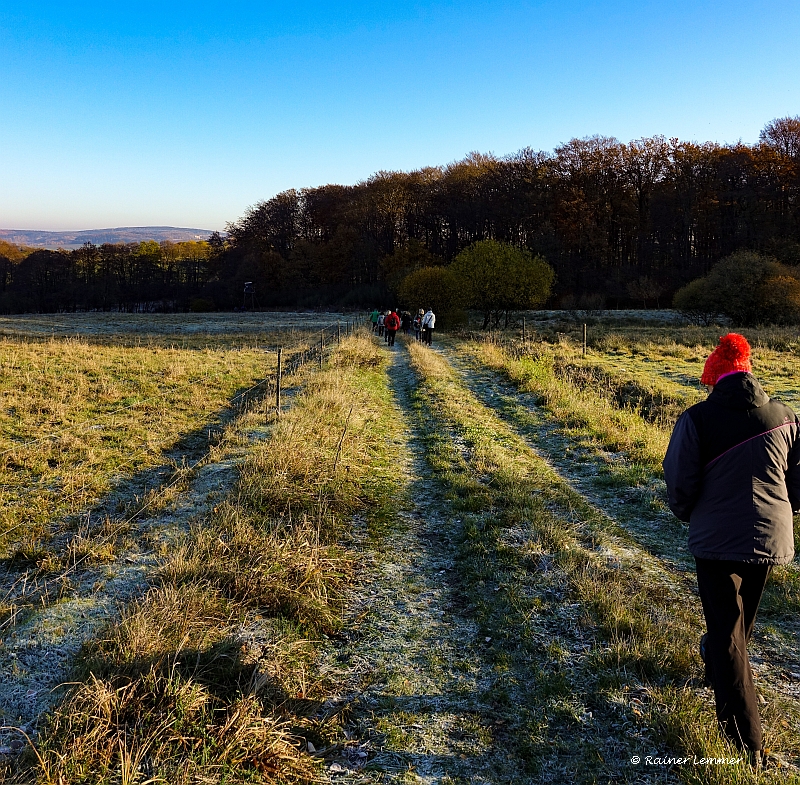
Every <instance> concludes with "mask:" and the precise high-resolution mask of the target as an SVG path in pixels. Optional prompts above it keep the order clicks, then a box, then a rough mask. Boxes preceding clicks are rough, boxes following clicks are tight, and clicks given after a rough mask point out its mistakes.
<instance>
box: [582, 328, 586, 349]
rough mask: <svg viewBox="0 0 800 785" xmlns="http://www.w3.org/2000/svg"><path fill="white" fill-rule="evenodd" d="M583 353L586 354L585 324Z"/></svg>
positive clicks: (584, 329)
mask: <svg viewBox="0 0 800 785" xmlns="http://www.w3.org/2000/svg"><path fill="white" fill-rule="evenodd" d="M583 353H584V354H586V325H585V324H584V325H583Z"/></svg>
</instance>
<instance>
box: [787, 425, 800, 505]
mask: <svg viewBox="0 0 800 785" xmlns="http://www.w3.org/2000/svg"><path fill="white" fill-rule="evenodd" d="M794 432H795V440H794V444H793V445H792V449H791V450H790V451H789V466H788V468H787V470H786V490H787V491H788V492H789V502H790V503H791V505H792V512H794V514H795V515H798V514H800V422H796V427H795V428H794Z"/></svg>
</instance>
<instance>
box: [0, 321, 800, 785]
mask: <svg viewBox="0 0 800 785" xmlns="http://www.w3.org/2000/svg"><path fill="white" fill-rule="evenodd" d="M138 318H142V317H125V318H124V319H120V320H117V321H115V322H111V321H109V322H108V323H107V324H104V323H103V322H102V321H101V320H97V321H95V322H94V323H93V324H92V319H90V318H89V317H83V319H84V320H85V322H86V323H84V322H82V321H80V320H78V321H75V322H69V324H67V327H70V326H71V327H72V328H73V330H74V331H69V330H65V331H64V332H63V333H62V334H61V335H58V334H56V335H55V336H54V334H53V333H54V331H55V325H54V324H53V321H54V320H55V317H54V319H53V320H52V321H50V322H48V319H47V318H46V317H44V318H42V320H41V321H42V322H44V323H45V324H44V325H39V326H37V327H35V328H34V327H33V323H34V320H33V319H30V320H28V323H27V325H23V324H22V323H15V325H13V326H11V327H9V326H8V325H5V326H4V329H5V330H6V334H7V335H8V337H7V339H6V342H5V343H4V344H3V345H2V347H0V349H1V350H2V353H1V354H0V359H2V363H3V365H2V369H3V376H2V382H1V383H2V385H3V387H2V390H3V393H4V396H5V401H7V403H4V405H3V413H4V416H5V417H7V419H6V421H4V429H3V438H4V439H6V440H7V442H8V449H9V450H10V452H9V453H8V455H12V456H13V457H12V458H11V459H9V462H7V463H6V468H5V471H6V472H7V473H6V475H5V477H4V480H3V483H4V485H3V488H4V493H6V494H7V496H6V497H5V500H6V501H5V504H4V514H5V515H7V516H8V520H7V521H6V523H5V524H4V526H3V529H4V530H5V529H6V528H8V529H10V528H11V527H13V526H18V529H17V530H13V531H9V532H8V534H7V535H6V538H5V540H4V541H3V548H4V549H5V554H4V556H5V558H4V562H3V564H4V567H3V569H4V571H5V572H4V579H5V581H6V590H7V592H8V595H7V599H6V606H5V616H4V622H3V630H2V635H3V647H2V648H0V666H1V667H2V668H3V687H2V689H0V708H2V710H3V711H4V715H3V718H4V723H5V726H6V728H5V729H4V730H2V736H0V745H2V747H1V748H0V749H1V750H2V754H3V756H4V757H3V761H4V762H3V764H0V765H4V766H5V773H6V775H7V777H8V778H11V779H12V780H14V781H18V782H42V783H44V782H70V783H72V782H76V783H83V782H85V783H89V782H91V783H117V782H131V783H133V782H140V783H145V782H148V783H149V782H169V783H187V784H188V783H196V782H265V783H273V782H275V783H277V782H309V783H310V782H320V781H324V782H335V783H336V782H338V783H347V784H348V785H354V784H355V783H361V784H366V783H391V782H398V783H399V782H404V783H410V782H420V783H443V784H444V783H498V785H499V784H500V783H539V782H544V783H547V782H552V783H562V782H586V783H595V782H610V781H614V782H631V783H634V782H636V783H638V782H653V783H663V782H676V783H677V782H691V783H746V782H755V781H756V777H755V775H754V774H753V773H752V772H751V771H750V769H749V768H748V767H747V766H746V765H745V764H744V763H743V762H742V761H738V762H736V759H737V757H738V756H737V753H736V750H735V749H733V748H732V747H730V746H729V745H728V744H727V743H726V742H725V741H724V739H722V738H721V737H720V736H719V735H718V734H717V731H716V728H715V720H714V709H713V697H712V695H711V693H710V691H709V690H708V689H707V688H705V687H703V686H702V679H701V676H702V673H701V663H700V661H699V658H698V657H697V654H696V649H697V641H698V638H699V636H700V633H701V632H702V614H701V611H700V608H699V601H698V600H697V597H696V590H695V582H694V575H693V563H692V560H691V557H690V555H689V554H688V552H687V551H686V549H685V536H686V532H685V527H684V525H683V524H681V523H680V522H678V521H677V520H675V519H674V518H673V517H672V516H671V514H670V513H669V512H668V511H667V509H666V506H665V492H664V487H663V480H662V477H661V471H660V462H661V458H662V457H663V451H664V448H665V446H666V443H667V440H668V438H669V433H670V429H671V427H672V424H673V423H674V420H675V418H676V417H677V415H678V414H679V413H680V412H681V411H682V410H683V409H684V408H685V407H686V406H687V405H689V404H691V403H692V402H694V401H695V400H698V399H699V396H700V392H699V390H698V387H697V385H696V383H695V380H696V378H697V376H698V375H699V370H700V368H701V367H702V365H701V362H702V360H703V359H704V358H705V356H706V355H707V353H708V351H709V350H710V348H711V345H712V344H713V343H715V342H716V335H715V334H713V331H710V330H709V331H703V330H699V329H697V328H681V327H678V326H662V327H660V328H657V327H638V328H637V329H635V330H630V328H626V327H625V326H624V325H622V324H617V325H613V326H610V327H605V328H603V329H602V330H601V329H600V328H597V329H595V331H594V333H593V335H592V340H591V341H590V351H589V353H588V354H587V355H586V356H583V355H582V354H581V353H580V351H579V349H578V347H577V345H576V343H575V341H574V340H571V339H570V337H569V335H568V333H569V332H570V330H569V328H568V327H565V326H563V325H560V326H558V327H557V329H556V328H550V327H547V326H546V325H541V326H540V327H539V328H538V332H537V333H535V340H534V341H531V340H527V341H526V342H524V343H523V342H522V341H521V340H518V339H514V338H513V336H511V335H510V334H509V335H507V336H505V338H503V339H502V340H497V339H493V340H491V341H488V342H487V341H486V340H483V338H480V339H472V338H470V337H468V336H462V337H455V336H451V337H449V338H446V339H442V340H441V341H439V345H438V346H434V348H433V350H431V349H428V348H426V347H423V346H422V345H420V344H417V343H414V342H406V343H403V344H402V345H401V344H400V342H398V345H397V346H396V347H394V348H393V349H389V348H387V347H385V345H384V344H383V343H381V342H379V341H378V339H377V338H375V337H374V336H372V335H371V334H369V333H368V332H366V331H361V332H360V331H356V332H355V333H353V334H349V333H350V331H349V330H348V329H344V330H341V329H340V331H339V334H338V338H339V339H340V340H336V339H335V337H334V332H333V331H330V332H329V334H328V341H327V345H326V347H325V348H324V351H323V352H322V353H321V352H320V349H322V348H323V347H320V346H319V345H318V344H319V338H320V335H319V332H318V331H317V330H318V329H319V327H320V324H319V323H316V324H313V325H306V327H308V328H309V329H306V330H303V329H302V328H301V325H300V324H298V323H294V322H293V321H292V319H293V317H291V316H290V315H284V316H282V319H281V321H280V322H277V321H276V322H273V323H265V322H264V317H263V316H261V317H258V318H260V319H261V320H262V321H261V322H257V321H256V320H257V316H256V315H246V316H244V317H230V322H227V321H226V318H223V317H220V316H215V317H214V318H213V319H212V320H209V321H208V322H207V323H205V324H204V323H203V320H202V319H201V318H200V317H197V320H196V321H195V322H193V323H192V324H187V325H183V326H182V329H181V331H180V332H179V331H178V330H176V329H175V325H174V324H173V325H170V323H169V321H168V320H167V319H164V320H162V321H161V322H160V324H158V325H155V326H153V325H151V327H150V328H148V327H146V325H145V322H142V321H137V319H138ZM146 318H149V317H146ZM59 319H60V320H61V322H65V321H67V319H66V317H64V316H60V317H59ZM70 319H71V317H70ZM331 321H336V320H335V318H334V319H333V320H331ZM340 321H341V323H342V325H344V324H346V322H347V320H346V317H341V319H340ZM154 324H155V323H154ZM328 324H330V321H329V322H328ZM40 328H41V329H40ZM184 328H185V329H184ZM271 328H274V329H272V330H271ZM13 330H16V331H17V332H15V333H14V334H13V335H11V334H10V333H11V332H12V331H13ZM26 330H27V331H28V332H25V331H26ZM33 330H35V331H36V335H32V334H31V331H33ZM42 330H43V331H42ZM248 330H249V331H248ZM22 333H25V334H24V335H23V334H22ZM527 337H528V338H530V333H529V334H528V336H527ZM748 337H750V338H751V341H752V342H753V344H754V347H755V351H754V358H753V364H754V368H755V373H756V375H758V376H760V378H762V379H763V380H764V382H765V386H766V388H767V389H768V391H770V392H771V394H776V395H778V396H779V397H784V398H785V399H787V400H789V402H790V403H792V404H794V405H795V406H796V404H795V401H797V400H800V395H799V394H798V389H797V384H796V377H795V376H794V375H793V373H794V372H793V369H794V368H795V367H796V359H797V354H798V342H797V340H796V338H793V337H792V336H791V335H787V334H785V333H781V332H780V331H771V332H767V331H764V332H763V333H760V334H758V335H755V334H754V335H752V336H748ZM278 343H280V344H282V345H283V346H284V347H285V348H286V354H285V357H287V358H289V357H292V356H297V357H298V359H303V360H305V363H304V364H302V365H298V366H297V367H296V368H295V369H294V370H293V373H292V374H291V375H290V376H289V377H288V378H287V379H286V385H287V387H288V390H289V394H288V395H287V400H286V403H285V406H284V410H283V412H282V415H281V416H280V417H277V416H276V412H275V408H274V404H273V398H272V396H273V394H274V391H273V388H272V387H270V385H269V384H263V382H265V380H268V379H269V378H270V375H271V374H273V375H274V371H275V355H274V352H273V350H274V349H275V348H276V347H277V345H278ZM309 349H311V351H309ZM260 383H262V384H260ZM23 384H24V385H25V389H26V390H28V391H32V394H30V395H23V394H21V393H20V392H18V391H19V390H20V389H22V385H23ZM266 390H269V391H270V392H268V393H266V394H265V391H266ZM37 391H38V392H37ZM244 391H250V392H248V395H247V396H243V397H244V398H245V400H246V404H245V405H243V406H237V405H236V402H237V400H238V398H237V396H242V393H243V392H244ZM12 408H13V412H10V410H11V409H12ZM98 426H99V427H98ZM26 435H27V437H28V438H27V439H26V438H25V437H26ZM106 437H107V438H106ZM10 461H13V464H12V463H11V462H10ZM51 464H52V465H51ZM65 489H68V492H66V491H65ZM15 516H16V517H15ZM798 611H800V568H799V567H798V562H797V561H795V562H794V563H793V564H791V565H788V566H787V567H786V568H781V569H780V570H776V571H775V573H774V575H773V577H772V579H771V582H770V586H769V588H768V591H767V595H766V596H765V598H764V603H763V605H762V613H761V616H760V620H759V623H758V625H757V629H756V636H755V640H754V642H753V657H752V659H753V662H754V668H755V670H756V673H757V679H758V680H757V686H758V689H759V693H760V695H761V700H762V715H763V720H764V726H765V733H766V738H767V744H768V746H769V747H770V748H771V749H772V750H773V751H774V755H773V763H775V766H774V767H773V768H772V769H769V770H767V771H765V772H764V773H763V774H761V775H760V779H758V781H759V782H782V783H783V782H798V781H800V779H798V775H797V771H796V769H795V768H794V767H795V766H796V765H797V764H798V762H800V741H799V739H800V733H799V732H798V730H800V663H799V662H798V634H799V633H800V627H798V624H799V622H798V619H799V618H800V614H798ZM67 680H70V681H72V682H73V683H72V684H71V685H70V686H69V687H64V688H61V689H58V690H56V691H54V692H51V689H52V688H53V687H55V686H56V685H57V684H59V683H61V682H64V681H67ZM12 726H13V727H15V728H21V731H20V730H12ZM648 758H649V760H650V761H651V762H650V763H648V762H647V761H648ZM665 758H671V759H672V762H671V763H669V764H664V763H663V762H662V763H653V762H652V761H654V760H658V761H663V759H665ZM678 759H680V760H684V759H685V761H684V762H683V763H681V762H677V763H676V762H675V761H676V760H678ZM708 759H715V760H717V761H718V762H716V763H698V762H697V761H700V760H704V761H707V760H708ZM637 760H638V761H639V762H633V761H637ZM722 760H724V761H725V762H719V761H722Z"/></svg>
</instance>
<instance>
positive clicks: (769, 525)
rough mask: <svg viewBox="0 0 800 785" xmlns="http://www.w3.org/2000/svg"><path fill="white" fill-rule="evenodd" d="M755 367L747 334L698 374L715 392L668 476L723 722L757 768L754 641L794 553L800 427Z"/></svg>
mask: <svg viewBox="0 0 800 785" xmlns="http://www.w3.org/2000/svg"><path fill="white" fill-rule="evenodd" d="M751 370H752V369H751V366H750V346H749V344H748V343H747V340H746V339H745V338H744V336H741V335H738V334H736V333H729V334H728V335H725V336H723V337H722V338H720V341H719V345H718V346H717V347H716V349H714V351H713V352H712V353H711V355H710V356H709V357H708V359H707V360H706V363H705V367H704V369H703V375H702V376H701V377H700V382H701V383H702V384H704V385H706V386H707V387H708V389H709V391H710V393H709V396H708V398H707V399H706V400H705V401H701V402H700V403H697V404H695V405H694V406H691V407H690V408H689V409H687V410H686V411H685V412H684V413H683V414H682V415H681V416H680V418H679V419H678V422H677V423H676V424H675V429H674V431H673V433H672V437H671V439H670V443H669V447H668V449H667V453H666V456H665V458H664V479H665V480H666V483H667V491H668V496H669V506H670V509H671V510H672V512H673V513H675V515H676V516H677V517H678V518H680V519H681V520H682V521H686V522H688V523H689V550H690V551H691V553H692V555H693V556H694V557H695V563H696V567H697V587H698V590H699V592H700V600H701V602H702V605H703V614H704V616H705V620H706V629H707V632H706V634H705V635H703V636H702V638H701V639H700V656H701V657H702V658H703V660H704V662H705V666H706V677H707V679H708V681H710V682H711V685H712V686H713V688H714V698H715V701H716V710H717V719H718V721H719V725H720V728H721V730H722V731H723V733H724V734H725V735H726V736H727V737H728V738H729V739H730V740H731V741H732V742H733V744H734V745H735V746H737V747H738V748H739V749H741V750H743V751H745V752H746V753H747V755H748V757H749V758H750V761H751V763H752V764H753V766H754V767H756V768H759V767H760V766H761V764H762V762H763V759H764V752H763V746H764V745H763V739H762V729H761V718H760V716H759V712H758V698H757V696H756V691H755V687H754V685H753V674H752V671H751V669H750V661H749V659H748V656H747V643H748V641H749V640H750V636H751V635H752V632H753V627H754V626H755V621H756V612H757V611H758V605H759V603H760V601H761V595H762V593H763V591H764V585H765V584H766V581H767V577H768V576H769V574H770V571H771V570H772V568H773V567H774V566H775V565H780V564H788V563H789V562H791V561H792V558H793V556H794V537H793V531H792V513H793V511H794V512H797V511H798V510H800V421H798V417H797V415H796V414H795V413H794V412H793V411H792V410H791V409H790V408H789V407H788V406H786V405H785V404H783V403H781V402H779V401H777V400H774V399H771V398H770V397H769V396H768V395H767V394H766V393H765V392H764V390H763V389H762V387H761V385H760V384H759V383H758V381H757V380H756V378H755V377H754V376H753V375H752V373H751Z"/></svg>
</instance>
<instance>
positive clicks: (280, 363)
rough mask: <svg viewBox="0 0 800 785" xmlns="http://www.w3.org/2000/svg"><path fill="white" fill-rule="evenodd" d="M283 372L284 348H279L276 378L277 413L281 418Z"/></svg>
mask: <svg viewBox="0 0 800 785" xmlns="http://www.w3.org/2000/svg"><path fill="white" fill-rule="evenodd" d="M282 371H283V347H278V373H277V376H276V377H275V411H277V413H278V417H280V416H281V374H282Z"/></svg>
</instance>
